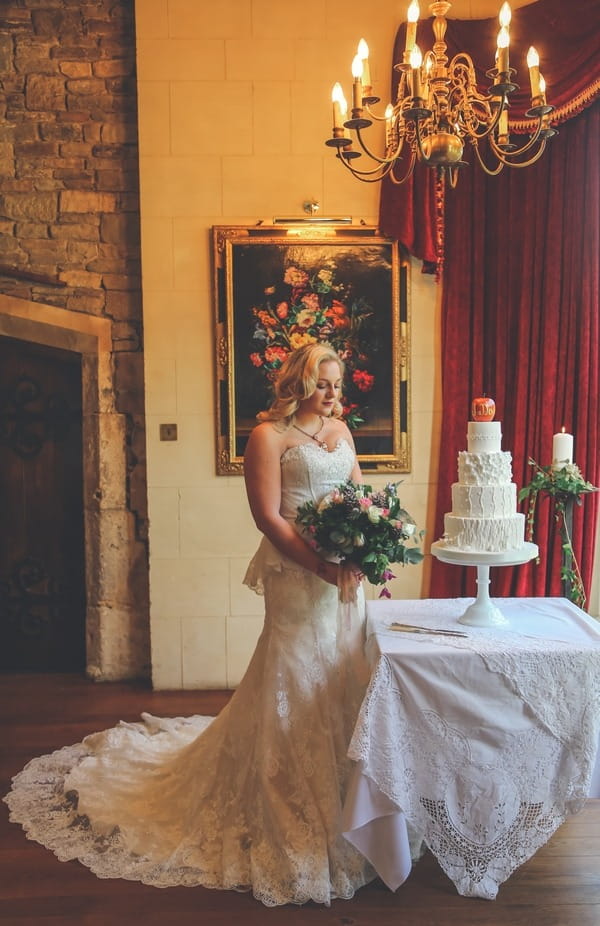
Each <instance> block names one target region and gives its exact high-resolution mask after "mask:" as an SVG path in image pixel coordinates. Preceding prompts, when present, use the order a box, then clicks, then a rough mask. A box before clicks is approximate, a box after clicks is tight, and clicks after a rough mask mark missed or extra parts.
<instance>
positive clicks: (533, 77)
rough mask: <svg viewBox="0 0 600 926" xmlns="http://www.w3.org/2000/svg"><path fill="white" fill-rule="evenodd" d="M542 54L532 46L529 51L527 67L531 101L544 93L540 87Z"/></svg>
mask: <svg viewBox="0 0 600 926" xmlns="http://www.w3.org/2000/svg"><path fill="white" fill-rule="evenodd" d="M539 65H540V56H539V55H538V53H537V51H536V50H535V48H534V47H533V45H532V46H531V48H530V49H529V51H528V52H527V67H528V68H529V83H530V84H531V102H532V105H533V101H534V100H535V99H536V98H537V97H539V96H541V95H542V91H541V89H540V67H539Z"/></svg>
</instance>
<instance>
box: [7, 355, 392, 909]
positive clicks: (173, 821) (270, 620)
mask: <svg viewBox="0 0 600 926" xmlns="http://www.w3.org/2000/svg"><path fill="white" fill-rule="evenodd" d="M342 378H343V365H342V362H341V361H340V358H339V357H338V355H337V353H336V352H335V351H334V350H333V349H332V348H331V347H329V346H328V345H325V344H310V345H307V346H304V347H302V348H300V349H299V350H297V351H295V352H293V353H292V354H290V355H289V356H288V358H287V359H286V361H285V363H284V364H283V366H282V368H281V370H280V374H279V376H278V379H277V382H276V387H275V401H274V402H273V404H272V406H271V407H270V409H268V410H267V411H265V412H262V413H261V414H260V415H259V418H260V419H261V423H260V424H258V425H257V426H256V428H255V429H254V430H253V432H252V434H251V436H250V439H249V441H248V445H247V450H246V454H245V458H244V470H245V478H246V487H247V493H248V500H249V504H250V508H251V511H252V514H253V517H254V520H255V521H256V524H257V526H258V528H259V529H260V530H261V531H262V533H263V535H264V536H263V539H262V541H261V544H260V546H259V549H258V551H257V553H256V555H255V556H254V558H253V559H252V561H251V563H250V565H249V567H248V571H247V573H246V577H245V580H244V581H245V583H246V584H247V585H249V586H250V587H251V588H252V589H254V590H255V591H256V592H258V593H259V594H264V599H265V621H264V627H263V631H262V633H261V636H260V638H259V640H258V643H257V646H256V649H255V652H254V655H253V656H252V659H251V662H250V665H249V666H248V669H247V671H246V674H245V676H244V678H243V679H242V681H241V683H240V685H239V687H238V688H237V690H236V692H235V693H234V695H233V697H232V698H231V700H230V702H229V703H228V705H227V706H226V707H225V708H224V709H223V711H221V713H220V714H219V716H218V717H217V718H215V719H214V720H213V719H212V718H206V717H191V718H175V719H159V718H155V717H152V716H150V715H148V714H145V715H142V719H143V723H136V724H125V723H121V724H119V725H118V726H117V727H114V728H113V729H110V730H106V731H104V732H102V733H96V734H92V735H90V736H88V737H86V739H85V740H84V741H83V743H80V744H76V745H75V746H70V747H65V748H63V749H61V750H59V751H58V752H55V753H53V754H52V755H50V756H42V757H39V758H36V759H33V760H32V761H31V762H30V763H29V764H28V765H27V766H26V767H25V769H24V770H23V771H22V772H21V773H20V774H19V775H17V776H16V778H15V779H14V781H13V789H12V791H11V792H10V793H9V794H8V795H7V797H5V799H4V800H5V801H6V802H7V803H8V804H9V807H10V810H11V819H12V820H14V821H15V822H18V823H21V824H22V825H23V827H24V828H25V829H26V831H27V834H28V836H29V838H31V839H35V840H37V841H38V842H41V843H42V844H43V845H45V846H47V847H48V848H49V849H51V850H52V851H53V852H54V853H55V854H56V855H57V856H58V857H59V858H60V859H61V860H64V861H66V860H68V859H73V858H78V859H80V861H81V862H82V863H83V864H84V865H87V866H88V867H89V868H91V869H92V870H93V871H94V872H95V873H96V874H97V875H98V876H100V877H103V878H106V877H119V878H127V879H132V880H139V881H143V882H145V883H147V884H152V885H155V886H157V887H168V886H174V885H188V886H194V885H203V886H205V887H212V888H221V889H230V890H238V891H252V892H253V894H254V896H255V897H256V898H257V899H258V900H260V901H262V902H263V903H264V904H266V905H268V906H275V905H278V904H285V903H297V904H302V903H306V902H307V901H309V900H312V901H316V902H318V903H324V904H329V903H330V901H331V900H332V899H333V898H335V897H339V898H346V899H348V898H350V897H352V896H353V894H354V892H355V891H356V890H357V889H358V888H360V887H361V886H362V885H364V884H365V883H367V882H368V881H369V880H371V879H372V878H373V877H374V876H375V873H374V871H373V870H372V869H371V868H370V866H369V864H368V863H367V861H366V860H365V859H364V858H363V856H361V855H360V854H359V853H358V851H357V850H356V849H355V848H354V847H353V846H352V845H350V843H348V842H347V841H346V840H345V839H344V838H343V836H342V835H341V832H340V819H341V810H342V804H343V801H344V797H345V791H346V786H347V782H348V776H349V773H350V763H349V760H348V759H347V758H346V750H347V747H348V743H349V740H350V737H351V734H352V729H353V726H354V723H355V720H356V715H357V712H358V708H359V706H360V703H361V700H362V696H363V694H364V677H363V676H361V674H360V673H357V672H356V671H355V670H356V664H357V659H359V658H360V657H361V651H362V633H361V632H360V631H361V630H362V620H363V616H362V612H363V611H364V598H363V596H362V589H361V586H360V579H361V577H360V575H359V574H358V573H357V572H356V571H355V570H354V568H353V567H352V568H351V567H346V566H341V565H338V564H336V563H334V562H329V561H327V560H326V559H324V558H322V557H321V556H319V554H318V553H317V552H316V551H315V550H314V549H313V547H312V546H310V545H309V544H308V543H307V542H306V541H305V540H304V538H303V537H302V536H301V534H300V533H299V531H298V529H297V527H296V525H295V517H296V513H297V509H298V507H299V506H300V505H301V504H303V503H304V502H306V501H319V500H320V499H321V498H322V497H323V496H324V495H325V494H326V493H327V492H328V491H330V489H331V488H332V487H334V486H335V485H338V484H339V483H341V482H344V481H345V480H346V479H348V478H352V479H353V480H354V481H355V482H360V481H361V473H360V468H359V465H358V462H357V459H356V454H355V450H354V445H353V441H352V437H351V435H350V432H349V430H348V428H347V427H346V425H345V424H344V423H343V422H342V421H341V420H340V417H339V416H340V415H341V404H340V395H341V388H342ZM338 587H339V589H340V593H339V594H341V596H342V598H344V599H348V598H350V599H354V602H355V604H354V605H353V606H352V610H353V611H354V613H355V614H356V612H357V611H358V612H359V616H358V621H359V625H358V630H359V632H358V634H357V633H356V632H355V633H354V634H349V633H347V622H346V619H344V620H342V619H341V618H340V616H339V614H338V610H339V607H338ZM355 629H356V628H355Z"/></svg>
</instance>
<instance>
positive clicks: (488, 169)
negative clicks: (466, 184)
mask: <svg viewBox="0 0 600 926" xmlns="http://www.w3.org/2000/svg"><path fill="white" fill-rule="evenodd" d="M473 148H474V150H475V154H476V155H477V160H478V161H479V166H480V167H481V169H482V170H483V171H484V173H486V174H487V175H488V177H497V176H498V174H499V173H500V171H501V170H502V168H503V167H504V166H505V165H506V164H507V162H506V161H504V160H503V159H502V158H501V157H500V156H499V155H496V156H497V158H498V164H497V166H496V167H494V168H492V167H488V166H487V164H486V163H485V162H484V160H483V158H482V157H481V152H480V150H479V148H478V146H477V145H476V144H474V145H473Z"/></svg>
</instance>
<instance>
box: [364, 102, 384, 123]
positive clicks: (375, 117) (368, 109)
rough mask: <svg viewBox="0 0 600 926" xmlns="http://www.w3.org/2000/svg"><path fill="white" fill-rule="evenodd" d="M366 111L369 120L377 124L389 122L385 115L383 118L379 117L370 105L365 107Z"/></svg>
mask: <svg viewBox="0 0 600 926" xmlns="http://www.w3.org/2000/svg"><path fill="white" fill-rule="evenodd" d="M364 110H365V112H366V113H367V114H368V116H369V119H373V120H374V121H375V122H387V118H388V117H387V116H386V115H385V113H384V115H383V116H379V115H377V113H374V112H373V110H372V109H371V107H370V106H369V104H368V103H367V104H366V105H365V107H364Z"/></svg>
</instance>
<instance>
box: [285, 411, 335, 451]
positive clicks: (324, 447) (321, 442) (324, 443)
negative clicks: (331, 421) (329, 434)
mask: <svg viewBox="0 0 600 926" xmlns="http://www.w3.org/2000/svg"><path fill="white" fill-rule="evenodd" d="M319 421H320V422H321V424H320V425H319V427H318V428H317V430H316V431H315V433H314V434H309V433H308V431H305V430H304V428H301V427H299V425H297V424H294V425H292V427H294V428H296V430H297V431H300V433H301V434H305V435H306V436H307V437H310V439H311V440H314V441H315V443H317V444H318V445H319V447H321V449H322V450H327V449H328V448H327V441H324V440H319V434H320V433H321V431H322V430H323V427H324V426H325V419H324V418H323V416H322V415H319Z"/></svg>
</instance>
